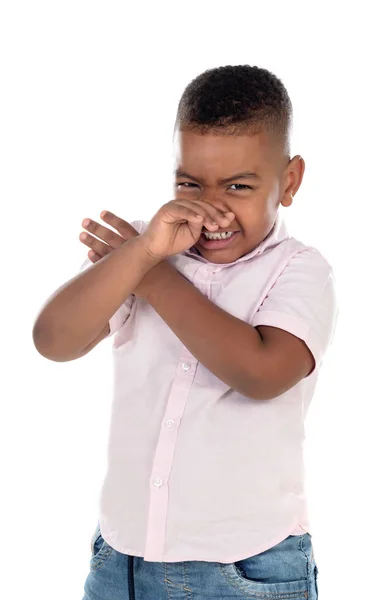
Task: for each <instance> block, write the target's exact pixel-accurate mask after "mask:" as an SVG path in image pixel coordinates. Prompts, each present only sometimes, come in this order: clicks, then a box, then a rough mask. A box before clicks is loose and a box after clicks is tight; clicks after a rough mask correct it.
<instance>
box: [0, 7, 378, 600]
mask: <svg viewBox="0 0 378 600" xmlns="http://www.w3.org/2000/svg"><path fill="white" fill-rule="evenodd" d="M372 4H373V3H370V2H359V3H358V5H353V4H349V3H341V2H340V3H338V2H333V3H330V2H324V3H322V2H316V3H312V4H310V3H303V2H280V3H278V2H277V3H276V4H274V3H273V4H272V3H267V7H266V8H265V9H264V8H262V7H261V5H262V3H261V2H259V3H253V2H252V1H250V0H249V1H247V2H245V3H244V2H238V1H237V0H234V1H233V2H232V3H224V4H223V5H222V4H221V3H219V2H215V1H214V2H211V1H209V2H204V1H202V2H198V3H197V2H193V1H191V2H188V3H175V4H174V5H173V4H172V5H170V4H169V3H164V2H163V3H162V2H158V3H155V2H146V3H143V4H142V3H141V4H140V5H137V6H136V5H133V7H132V8H131V9H130V7H129V6H128V4H127V3H126V2H118V1H117V2H115V1H107V2H99V1H93V0H92V1H90V2H89V1H88V0H74V1H73V0H65V1H64V2H63V1H60V2H59V1H54V2H51V1H42V0H34V2H26V1H17V0H12V1H10V0H9V1H8V2H6V1H5V2H3V3H2V4H1V9H0V61H1V63H0V69H1V71H0V85H1V93H0V151H1V156H0V193H1V195H0V197H1V217H2V222H1V231H2V247H3V260H2V273H1V276H2V293H1V303H2V310H1V314H2V340H3V343H2V361H1V382H2V388H1V438H0V443H1V448H0V450H1V473H2V493H1V507H0V508H1V521H2V527H1V534H2V543H1V544H0V548H1V550H0V552H1V555H0V561H1V565H2V569H1V570H2V576H1V595H2V597H4V598H7V600H13V599H20V600H21V599H25V598H29V597H31V596H32V597H34V596H35V597H38V598H39V600H51V598H54V600H67V599H68V598H69V599H72V600H73V599H74V598H76V599H81V598H82V596H83V593H84V592H83V586H84V581H85V578H86V576H87V574H88V572H89V571H88V569H89V558H90V538H91V536H92V534H93V532H94V529H95V527H96V524H97V509H98V501H99V493H100V487H101V484H102V480H103V476H104V470H105V466H106V463H105V461H106V445H107V433H108V424H109V419H110V402H111V384H112V381H111V375H112V364H111V340H105V341H104V342H102V343H101V344H100V345H99V346H97V347H96V348H95V349H94V350H93V352H91V353H89V354H88V355H86V356H85V357H83V358H82V359H80V360H77V361H73V362H68V363H54V362H50V361H48V360H46V359H44V358H42V357H41V356H40V355H39V354H38V353H37V351H36V350H35V348H34V345H33V341H32V327H33V324H34V319H35V317H36V315H37V313H38V312H39V310H40V308H41V306H42V304H43V303H44V302H45V301H46V299H47V298H48V297H49V296H50V295H51V294H52V292H53V291H54V290H55V289H56V288H58V287H59V286H61V285H62V284H63V283H64V282H65V281H67V280H68V279H71V278H72V277H73V276H74V275H75V274H76V273H77V272H78V270H79V268H80V265H81V264H82V262H83V261H84V260H85V258H86V252H87V250H88V249H86V247H85V246H84V245H83V244H82V243H81V242H80V241H79V239H78V237H79V234H80V232H81V231H83V229H82V227H81V222H82V220H83V219H84V218H85V217H91V218H93V219H96V220H99V218H100V217H99V215H100V212H101V211H102V210H104V209H108V210H110V211H112V212H114V213H116V214H118V215H119V216H121V217H123V218H124V219H126V220H128V221H132V220H134V219H139V218H142V219H149V218H150V217H151V216H152V215H153V214H154V212H156V210H157V209H158V208H159V207H160V206H161V205H162V204H164V203H165V202H167V201H168V200H171V199H173V194H172V181H173V179H172V147H171V139H172V129H173V124H174V118H175V111H176V108H177V104H178V101H179V98H180V96H181V93H182V92H183V90H184V87H185V86H186V84H187V83H189V81H190V80H191V79H192V78H194V77H195V76H196V75H198V74H199V73H201V72H202V71H204V70H205V69H208V68H213V67H216V66H221V65H226V64H246V63H248V64H251V65H254V64H256V65H257V66H260V67H264V68H267V69H269V70H271V71H272V72H274V73H275V74H276V75H277V76H278V77H279V78H280V79H282V81H283V83H284V84H285V86H286V87H287V89H288V92H289V95H290V97H291V100H292V103H293V107H294V132H293V138H292V156H294V155H295V154H300V155H301V156H302V157H303V158H304V160H305V163H306V171H305V175H304V179H303V182H302V186H301V188H300V190H299V192H298V194H297V195H296V196H295V201H294V204H293V205H292V206H291V207H290V208H288V209H285V208H281V210H283V211H284V216H285V218H286V222H287V224H288V226H289V230H290V232H291V233H292V235H294V236H296V237H298V238H299V239H300V240H302V241H304V242H305V243H307V244H309V245H313V246H316V247H317V248H318V249H319V250H320V251H321V252H322V253H323V255H324V256H325V257H326V258H327V259H328V260H329V261H330V262H331V264H332V265H333V267H334V270H335V275H336V282H337V286H338V295H339V304H340V316H339V322H338V328H337V331H336V338H335V341H334V343H333V345H332V346H331V349H330V350H329V351H328V354H327V355H326V358H325V361H324V363H323V367H322V371H321V374H320V379H319V383H318V387H317V391H316V394H315V397H314V399H313V401H312V405H311V407H310V411H309V414H308V418H307V422H306V431H307V443H306V449H305V452H306V464H307V489H308V501H309V508H310V518H311V521H312V525H313V531H312V535H313V546H314V551H315V558H316V561H317V564H318V568H319V589H320V595H321V600H333V599H334V598H339V599H341V598H343V599H349V598H350V599H352V598H353V599H355V598H363V597H372V596H371V593H373V592H372V591H371V590H372V588H373V577H374V575H375V573H376V537H377V533H378V531H377V529H378V528H377V518H376V507H377V506H378V499H377V492H376V490H377V487H378V486H377V467H376V461H375V460H374V456H375V457H376V456H377V450H378V448H377V436H376V423H377V421H376V415H377V400H378V394H377V389H376V382H375V377H376V364H375V362H376V337H377V331H378V327H377V308H376V307H377V302H376V297H375V294H374V290H375V289H376V285H375V275H376V274H377V267H376V259H377V250H376V238H375V236H376V218H377V192H376V173H377V171H376V160H377V152H376V139H377V133H378V131H377V129H378V127H377V105H378V98H377V86H376V62H374V56H375V57H376V56H377V49H378V48H377V43H376V39H377V38H376V32H375V28H374V19H373V8H372ZM374 40H375V41H374Z"/></svg>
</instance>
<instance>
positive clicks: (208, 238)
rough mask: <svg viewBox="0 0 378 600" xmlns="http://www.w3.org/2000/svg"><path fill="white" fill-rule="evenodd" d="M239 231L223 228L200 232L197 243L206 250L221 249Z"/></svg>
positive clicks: (228, 243) (230, 241) (231, 240)
mask: <svg viewBox="0 0 378 600" xmlns="http://www.w3.org/2000/svg"><path fill="white" fill-rule="evenodd" d="M238 233H240V232H239V231H234V230H227V229H225V230H223V231H207V230H204V231H202V233H201V237H200V238H199V240H198V243H199V245H200V246H202V248H205V249H207V250H221V249H222V248H226V247H227V246H229V245H230V244H231V243H232V242H233V240H234V239H235V238H236V237H237V236H238Z"/></svg>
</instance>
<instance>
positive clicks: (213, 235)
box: [204, 231, 234, 240]
mask: <svg viewBox="0 0 378 600" xmlns="http://www.w3.org/2000/svg"><path fill="white" fill-rule="evenodd" d="M233 233H234V232H233V231H222V233H218V232H216V231H214V232H209V231H204V234H205V237H206V239H208V240H224V239H227V238H229V237H231V236H232V234H233Z"/></svg>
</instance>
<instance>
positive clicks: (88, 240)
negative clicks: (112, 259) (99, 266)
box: [79, 232, 114, 258]
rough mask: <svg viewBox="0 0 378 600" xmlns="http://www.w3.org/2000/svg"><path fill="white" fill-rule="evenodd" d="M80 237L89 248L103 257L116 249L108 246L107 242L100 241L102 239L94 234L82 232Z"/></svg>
mask: <svg viewBox="0 0 378 600" xmlns="http://www.w3.org/2000/svg"><path fill="white" fill-rule="evenodd" d="M79 239H80V241H81V242H82V243H83V244H84V245H85V246H88V248H90V249H91V250H93V251H94V252H95V253H96V254H98V255H99V256H100V257H101V258H102V257H103V256H106V255H107V254H109V253H110V252H112V250H113V249H114V248H111V247H110V246H108V245H107V244H104V243H103V242H100V240H97V239H96V238H94V237H93V236H92V235H89V233H85V232H82V233H81V234H80V235H79Z"/></svg>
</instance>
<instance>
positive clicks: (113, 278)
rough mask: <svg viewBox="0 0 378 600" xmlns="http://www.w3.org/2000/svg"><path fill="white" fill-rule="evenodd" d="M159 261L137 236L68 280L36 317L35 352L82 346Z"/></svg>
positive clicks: (65, 351)
mask: <svg viewBox="0 0 378 600" xmlns="http://www.w3.org/2000/svg"><path fill="white" fill-rule="evenodd" d="M156 264H157V263H156V262H154V260H153V259H152V258H151V257H150V256H149V255H148V254H147V253H146V251H145V250H144V247H143V244H141V243H140V241H138V237H135V238H131V239H130V240H129V241H127V242H125V243H124V244H122V246H121V247H120V248H118V249H117V250H114V251H113V252H111V253H110V254H109V255H108V256H105V257H104V258H103V259H102V260H100V261H98V262H97V263H94V264H93V265H92V266H91V267H90V268H89V269H87V270H86V271H84V272H83V273H80V274H79V275H77V276H76V277H74V278H73V279H71V280H70V281H68V282H67V283H65V284H64V285H63V286H61V287H60V288H59V289H58V290H56V291H55V292H54V294H53V295H52V296H51V297H50V298H49V299H48V301H47V302H46V303H45V305H44V306H43V308H42V309H41V311H40V313H39V315H38V317H37V319H36V322H35V324H34V328H33V339H34V344H35V346H36V348H37V350H38V351H39V352H40V353H41V354H43V355H44V356H46V357H47V358H49V357H50V356H51V357H52V358H53V359H54V358H55V359H56V358H58V357H59V356H62V357H64V356H68V355H74V354H75V353H76V352H79V351H80V350H83V349H84V348H85V347H86V346H88V345H89V344H90V343H91V342H92V341H93V340H94V339H95V338H96V336H98V335H99V333H100V331H101V330H102V329H103V328H104V327H105V326H106V324H107V323H108V321H109V320H110V318H111V317H112V316H113V315H114V313H115V312H116V311H117V310H118V308H119V307H120V306H121V304H122V303H123V302H124V301H125V300H126V298H127V297H128V296H129V295H130V294H132V293H133V291H134V289H135V288H136V287H137V285H138V284H139V282H140V281H141V280H142V279H143V277H144V276H145V275H146V274H147V273H148V272H149V271H150V269H152V268H153V267H154V266H155V265H156Z"/></svg>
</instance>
